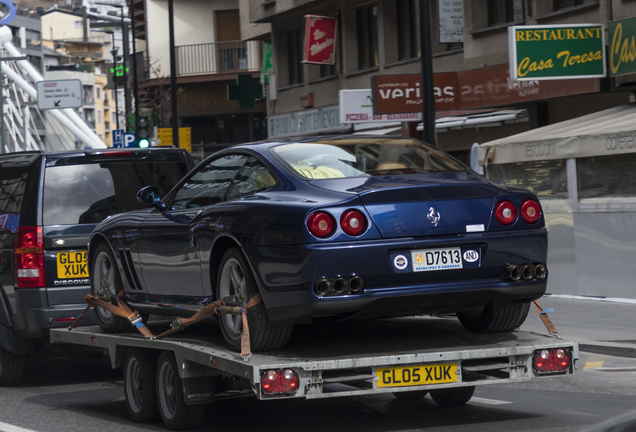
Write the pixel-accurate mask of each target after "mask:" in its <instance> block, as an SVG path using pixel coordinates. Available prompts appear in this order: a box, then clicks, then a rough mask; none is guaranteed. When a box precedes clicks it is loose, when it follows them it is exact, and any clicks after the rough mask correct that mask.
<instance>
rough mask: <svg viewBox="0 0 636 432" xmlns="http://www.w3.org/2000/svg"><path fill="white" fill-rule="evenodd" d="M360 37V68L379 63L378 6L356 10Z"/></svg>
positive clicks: (375, 65)
mask: <svg viewBox="0 0 636 432" xmlns="http://www.w3.org/2000/svg"><path fill="white" fill-rule="evenodd" d="M356 24H357V30H358V33H357V38H358V69H360V70H363V69H370V68H374V67H377V66H378V65H379V59H378V7H377V6H368V7H364V8H360V9H358V10H357V11H356Z"/></svg>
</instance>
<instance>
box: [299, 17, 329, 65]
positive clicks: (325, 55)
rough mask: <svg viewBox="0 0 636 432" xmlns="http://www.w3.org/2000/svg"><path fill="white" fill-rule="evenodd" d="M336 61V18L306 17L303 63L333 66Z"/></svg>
mask: <svg viewBox="0 0 636 432" xmlns="http://www.w3.org/2000/svg"><path fill="white" fill-rule="evenodd" d="M335 59H336V18H332V17H325V16H318V15H305V50H304V57H303V63H311V64H320V65H332V64H334V63H335V61H336V60H335Z"/></svg>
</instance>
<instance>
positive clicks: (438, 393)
mask: <svg viewBox="0 0 636 432" xmlns="http://www.w3.org/2000/svg"><path fill="white" fill-rule="evenodd" d="M430 393H431V399H433V400H434V401H435V403H436V404H438V405H440V406H457V405H464V404H465V403H466V402H468V401H469V400H470V398H472V397H473V393H475V386H471V387H453V388H447V389H437V390H431V391H430Z"/></svg>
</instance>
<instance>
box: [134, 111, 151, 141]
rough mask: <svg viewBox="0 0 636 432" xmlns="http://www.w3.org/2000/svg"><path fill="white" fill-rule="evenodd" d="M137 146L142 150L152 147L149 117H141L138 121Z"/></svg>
mask: <svg viewBox="0 0 636 432" xmlns="http://www.w3.org/2000/svg"><path fill="white" fill-rule="evenodd" d="M136 132H137V145H138V146H139V147H141V148H146V147H150V123H149V122H148V117H146V116H139V118H138V119H137V131H136Z"/></svg>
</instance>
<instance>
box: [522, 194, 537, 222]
mask: <svg viewBox="0 0 636 432" xmlns="http://www.w3.org/2000/svg"><path fill="white" fill-rule="evenodd" d="M540 217H541V206H540V205H539V203H538V202H536V201H535V200H531V199H527V200H525V201H524V202H523V203H521V218H522V219H523V220H524V221H526V222H528V223H535V222H536V221H538V220H539V218H540Z"/></svg>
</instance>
